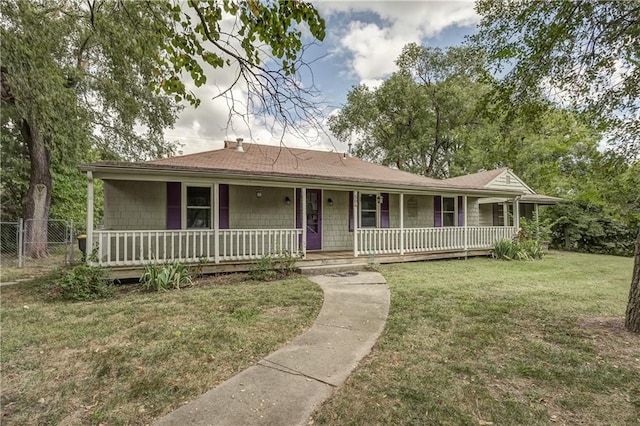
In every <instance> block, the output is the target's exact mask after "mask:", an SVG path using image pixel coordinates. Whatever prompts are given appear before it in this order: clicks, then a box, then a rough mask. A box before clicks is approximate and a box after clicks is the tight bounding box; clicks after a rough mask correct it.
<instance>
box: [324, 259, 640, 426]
mask: <svg viewBox="0 0 640 426" xmlns="http://www.w3.org/2000/svg"><path fill="white" fill-rule="evenodd" d="M381 271H382V273H383V274H384V276H385V277H386V278H387V280H388V282H389V285H390V287H391V294H392V304H391V310H390V314H389V319H388V321H387V325H386V328H385V331H384V333H383V335H382V337H381V338H380V340H379V341H378V343H377V344H376V346H375V347H374V349H373V352H372V353H371V355H370V356H369V357H368V358H366V359H365V360H364V361H363V363H362V364H361V365H360V367H359V368H358V369H357V370H356V372H355V373H354V375H353V376H352V377H351V378H350V379H349V380H348V381H347V383H346V384H345V386H344V387H343V388H341V389H339V390H338V391H337V392H336V393H335V394H334V395H333V396H332V398H331V399H330V400H328V401H327V403H325V404H324V405H323V406H322V407H321V408H320V410H319V411H318V412H317V413H316V415H315V417H314V422H315V423H316V424H335V425H349V424H351V425H365V424H366V425H374V424H389V425H406V424H415V425H426V424H432V425H446V424H452V425H460V424H468V425H479V424H480V425H488V424H494V425H524V424H526V425H529V424H590V425H591V424H612V425H614V424H617V425H622V424H634V425H636V424H640V336H638V335H634V334H631V333H628V332H626V331H625V330H624V329H623V316H624V310H625V308H626V303H627V297H628V292H629V285H630V282H631V272H632V259H628V258H620V257H611V256H598V255H585V254H574V253H559V252H552V253H551V254H550V255H548V256H546V257H545V258H544V260H542V261H531V262H504V261H497V260H491V259H470V260H467V261H438V262H424V263H411V264H398V265H391V266H384V267H381Z"/></svg>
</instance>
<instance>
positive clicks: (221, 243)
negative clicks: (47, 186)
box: [93, 229, 302, 266]
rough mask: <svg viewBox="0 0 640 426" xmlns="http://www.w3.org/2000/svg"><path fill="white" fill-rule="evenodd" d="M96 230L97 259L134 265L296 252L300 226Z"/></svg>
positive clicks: (217, 259) (123, 264) (242, 257)
mask: <svg viewBox="0 0 640 426" xmlns="http://www.w3.org/2000/svg"><path fill="white" fill-rule="evenodd" d="M217 235H218V238H217V239H216V231H214V230H188V231H94V232H93V243H94V247H96V249H97V252H96V255H97V262H95V263H97V264H98V265H101V266H135V265H144V264H146V263H150V262H169V261H174V260H177V261H180V262H188V263H190V262H199V261H200V260H206V261H208V262H219V261H228V260H231V261H233V260H255V259H260V258H262V257H264V256H273V257H279V256H283V255H285V254H292V255H297V254H299V253H300V252H301V251H302V247H301V244H300V242H301V236H302V230H301V229H221V230H219V231H217Z"/></svg>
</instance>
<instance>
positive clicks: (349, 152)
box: [347, 142, 351, 157]
mask: <svg viewBox="0 0 640 426" xmlns="http://www.w3.org/2000/svg"><path fill="white" fill-rule="evenodd" d="M348 145H349V150H348V151H347V153H348V155H349V157H351V142H349V143H348Z"/></svg>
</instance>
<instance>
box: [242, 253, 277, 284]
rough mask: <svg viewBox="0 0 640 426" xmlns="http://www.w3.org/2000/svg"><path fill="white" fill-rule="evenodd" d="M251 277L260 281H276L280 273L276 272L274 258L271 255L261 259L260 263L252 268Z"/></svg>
mask: <svg viewBox="0 0 640 426" xmlns="http://www.w3.org/2000/svg"><path fill="white" fill-rule="evenodd" d="M249 275H250V276H251V278H253V279H254V280H258V281H270V280H273V279H275V278H276V276H277V275H278V273H277V272H276V269H275V265H274V263H273V258H272V257H271V256H269V255H267V256H263V257H262V258H260V260H258V263H256V264H255V265H254V266H253V267H252V268H251V271H250V272H249Z"/></svg>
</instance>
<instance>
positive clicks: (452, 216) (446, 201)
mask: <svg viewBox="0 0 640 426" xmlns="http://www.w3.org/2000/svg"><path fill="white" fill-rule="evenodd" d="M442 226H456V199H455V198H454V197H442Z"/></svg>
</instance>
